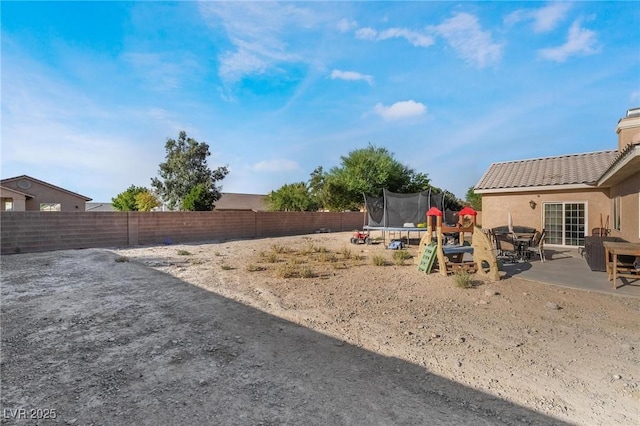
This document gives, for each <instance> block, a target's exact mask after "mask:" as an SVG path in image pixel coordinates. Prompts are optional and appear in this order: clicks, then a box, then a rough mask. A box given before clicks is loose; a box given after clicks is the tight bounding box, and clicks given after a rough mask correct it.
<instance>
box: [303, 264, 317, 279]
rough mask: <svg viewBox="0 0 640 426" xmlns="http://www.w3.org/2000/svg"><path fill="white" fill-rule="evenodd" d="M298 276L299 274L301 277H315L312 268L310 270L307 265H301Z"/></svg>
mask: <svg viewBox="0 0 640 426" xmlns="http://www.w3.org/2000/svg"><path fill="white" fill-rule="evenodd" d="M300 276H301V277H302V278H313V277H315V276H316V274H314V273H313V270H312V269H311V268H310V267H308V266H303V267H302V268H301V269H300Z"/></svg>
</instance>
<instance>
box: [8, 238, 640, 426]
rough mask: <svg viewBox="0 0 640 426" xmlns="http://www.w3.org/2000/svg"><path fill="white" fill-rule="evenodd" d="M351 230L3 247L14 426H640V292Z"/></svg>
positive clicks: (10, 418)
mask: <svg viewBox="0 0 640 426" xmlns="http://www.w3.org/2000/svg"><path fill="white" fill-rule="evenodd" d="M350 235H351V233H322V234H314V235H307V236H296V237H284V238H271V239H259V240H242V241H228V242H218V243H210V244H197V245H196V244H190V245H166V246H154V247H140V248H130V249H114V250H102V249H89V250H75V251H59V252H49V253H38V254H19V255H8V256H3V257H2V265H1V266H2V288H1V291H2V305H1V315H2V316H1V320H2V347H1V349H2V352H1V365H0V367H1V371H0V373H1V378H2V389H1V390H2V395H1V408H2V422H3V423H5V424H78V425H80V424H82V425H84V424H95V425H101V424H149V425H151V424H153V425H158V424H242V425H245V424H256V425H257V424H261V425H270V424H323V425H326V424H381V425H382V424H384V425H389V424H442V425H460V424H473V425H479V424H580V425H614V424H616V425H632V424H638V419H640V363H639V360H640V355H639V353H640V327H639V325H640V321H639V318H640V299H637V298H629V297H620V296H613V295H605V294H598V293H590V292H584V291H578V290H570V289H566V288H559V287H554V286H550V285H545V284H539V283H535V282H529V281H525V280H519V279H517V278H509V279H503V280H501V281H499V282H495V283H493V282H484V281H478V280H477V278H474V279H475V280H476V281H474V282H473V284H474V285H473V287H472V288H461V287H459V286H458V285H457V283H456V281H455V279H454V278H453V277H441V276H440V275H437V274H429V275H426V274H424V273H423V272H420V271H418V270H417V267H416V265H415V263H414V262H415V259H408V260H405V261H404V264H400V261H399V260H398V261H397V263H396V261H395V260H394V255H393V254H394V253H396V252H395V251H391V250H387V249H386V248H385V246H384V245H383V244H372V245H364V244H362V245H353V244H350V243H349V237H350ZM415 248H416V247H415V246H412V247H409V249H408V252H409V254H413V255H415ZM374 262H377V263H383V264H382V265H380V266H377V265H375V264H374ZM46 417H48V418H46ZM52 417H55V418H52Z"/></svg>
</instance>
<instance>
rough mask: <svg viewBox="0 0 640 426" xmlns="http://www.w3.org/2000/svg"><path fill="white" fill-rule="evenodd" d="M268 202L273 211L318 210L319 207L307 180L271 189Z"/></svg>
mask: <svg viewBox="0 0 640 426" xmlns="http://www.w3.org/2000/svg"><path fill="white" fill-rule="evenodd" d="M266 202H267V205H268V206H269V210H271V211H316V210H318V208H319V204H318V202H317V201H316V200H315V199H314V197H313V196H312V194H311V193H310V191H309V188H308V187H307V184H306V183H305V182H298V183H291V184H285V185H283V186H282V187H280V189H278V190H277V191H271V192H270V193H269V195H267V199H266Z"/></svg>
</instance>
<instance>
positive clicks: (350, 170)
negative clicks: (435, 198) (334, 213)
mask: <svg viewBox="0 0 640 426" xmlns="http://www.w3.org/2000/svg"><path fill="white" fill-rule="evenodd" d="M341 161H342V164H341V166H340V167H334V168H332V169H331V170H330V171H329V173H327V174H326V176H325V177H324V184H323V196H324V197H325V199H324V202H325V203H326V205H325V206H326V207H328V208H329V209H331V210H354V209H357V208H359V207H360V206H361V205H362V204H363V201H364V200H363V194H367V195H372V196H382V193H383V190H384V189H387V190H389V191H391V192H399V193H413V192H418V191H424V190H427V189H429V188H430V187H431V186H430V183H429V182H430V180H429V178H428V176H427V175H426V174H424V173H416V172H415V170H413V169H411V168H409V167H408V166H406V165H403V164H402V163H400V162H399V161H397V160H396V159H395V158H394V157H393V154H392V153H390V152H389V151H388V150H387V149H386V148H378V147H375V146H373V145H371V144H369V146H368V147H367V148H364V149H357V150H355V151H351V152H350V153H349V154H348V155H347V156H343V157H341ZM316 170H317V169H316Z"/></svg>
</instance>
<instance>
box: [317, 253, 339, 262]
mask: <svg viewBox="0 0 640 426" xmlns="http://www.w3.org/2000/svg"><path fill="white" fill-rule="evenodd" d="M319 259H320V262H337V261H338V256H336V255H335V253H330V252H321V253H320V258H319Z"/></svg>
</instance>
